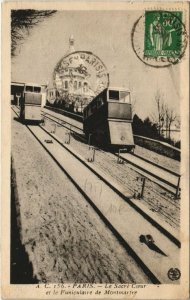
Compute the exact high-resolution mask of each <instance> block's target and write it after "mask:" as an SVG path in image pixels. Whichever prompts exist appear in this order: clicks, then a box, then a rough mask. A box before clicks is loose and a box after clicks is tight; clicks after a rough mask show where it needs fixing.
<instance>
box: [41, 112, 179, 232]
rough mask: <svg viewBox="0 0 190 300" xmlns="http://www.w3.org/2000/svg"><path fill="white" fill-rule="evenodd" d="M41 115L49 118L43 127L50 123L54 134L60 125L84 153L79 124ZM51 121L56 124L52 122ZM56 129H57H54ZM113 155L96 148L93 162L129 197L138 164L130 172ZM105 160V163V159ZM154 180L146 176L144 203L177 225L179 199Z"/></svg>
mask: <svg viewBox="0 0 190 300" xmlns="http://www.w3.org/2000/svg"><path fill="white" fill-rule="evenodd" d="M44 117H45V120H47V121H50V122H48V123H47V127H48V124H49V125H50V128H48V129H50V130H49V131H50V132H52V133H53V132H54V133H55V132H56V135H57V134H58V136H60V131H59V130H58V128H59V127H63V128H64V129H63V132H64V131H65V130H66V131H68V132H70V133H71V134H72V135H71V137H73V139H72V141H73V142H74V141H75V142H74V144H73V142H72V146H74V148H76V149H77V151H78V152H79V153H81V151H82V156H83V157H85V156H86V154H85V153H86V152H88V149H89V146H88V144H87V140H86V138H85V136H84V134H83V131H82V126H81V128H80V127H79V126H75V125H73V123H71V122H66V121H65V119H64V121H63V120H62V119H60V118H59V117H56V116H55V117H54V116H52V115H51V114H49V113H48V114H45V115H44ZM45 122H46V121H45ZM55 124H56V126H54V125H55ZM56 130H58V132H57V131H56ZM61 135H62V136H63V134H61ZM63 139H64V138H63ZM77 140H80V142H81V143H82V144H80V145H79V147H78V145H77ZM75 144H76V145H75ZM84 144H85V145H87V146H88V148H86V147H85V145H84ZM83 145H84V146H83ZM83 148H84V149H83ZM85 149H86V150H85ZM84 152H85V153H84ZM127 155H130V154H128V153H127ZM130 156H132V155H130ZM113 158H114V156H113V153H109V152H105V151H104V150H102V149H97V148H96V160H95V165H97V166H98V167H99V168H100V169H101V170H102V171H103V172H104V173H105V174H106V173H107V174H109V175H110V176H111V177H112V179H113V180H115V181H116V182H118V183H119V184H121V185H122V186H123V188H124V189H125V188H127V189H128V190H129V191H130V193H131V197H132V198H133V195H134V193H135V190H136V185H137V182H136V180H137V176H138V173H139V174H140V175H142V173H140V171H139V169H138V168H136V169H135V168H134V171H133V172H132V171H130V169H131V168H130V165H129V163H127V164H117V163H116V160H113ZM122 160H123V159H122ZM106 161H107V162H108V163H106ZM126 168H127V169H126ZM110 169H111V172H110ZM127 170H128V171H127ZM126 171H127V173H129V171H130V178H129V177H128V179H127V182H126V180H125V179H123V178H122V177H123V175H124V174H125V172H126ZM133 173H134V174H133ZM135 173H136V174H135ZM122 174H123V175H122ZM143 176H147V174H146V173H145V175H143ZM124 177H125V176H124ZM131 178H133V179H132V181H131ZM129 179H130V180H129ZM151 182H153V184H151ZM154 182H155V178H154V177H152V178H147V179H146V185H145V196H142V197H143V198H142V199H143V203H144V205H145V206H148V207H149V209H150V211H152V212H153V213H154V214H157V215H158V216H159V217H161V219H163V220H164V221H165V222H166V223H168V224H170V226H172V227H173V226H174V227H175V228H178V227H179V224H180V219H179V211H180V207H179V201H177V200H174V199H172V198H173V196H172V195H171V194H170V193H171V192H169V194H168V193H166V196H165V195H164V194H165V192H164V191H165V189H164V188H163V187H162V185H161V184H159V183H160V182H156V185H155V184H154ZM159 186H161V188H159ZM157 189H158V190H157ZM149 190H151V191H152V193H153V198H152V197H150V196H149V195H148V194H149ZM174 192H175V189H174ZM174 194H175V193H174ZM170 197H172V198H171V199H170ZM174 197H175V195H174Z"/></svg>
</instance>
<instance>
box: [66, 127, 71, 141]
mask: <svg viewBox="0 0 190 300" xmlns="http://www.w3.org/2000/svg"><path fill="white" fill-rule="evenodd" d="M70 141H71V132H70V131H68V130H67V131H66V132H65V144H70Z"/></svg>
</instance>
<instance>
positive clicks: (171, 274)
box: [168, 268, 181, 281]
mask: <svg viewBox="0 0 190 300" xmlns="http://www.w3.org/2000/svg"><path fill="white" fill-rule="evenodd" d="M180 277H181V272H180V270H179V269H178V268H171V269H169V271H168V278H169V279H170V280H172V281H174V280H178V279H179V278H180Z"/></svg>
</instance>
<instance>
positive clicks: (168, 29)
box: [144, 11, 182, 57]
mask: <svg viewBox="0 0 190 300" xmlns="http://www.w3.org/2000/svg"><path fill="white" fill-rule="evenodd" d="M181 36H182V12H174V13H172V14H171V13H168V12H162V11H160V12H154V11H146V12H145V37H144V56H148V57H151V56H152V57H159V56H163V57H177V56H179V55H180V53H181V41H182V37H181Z"/></svg>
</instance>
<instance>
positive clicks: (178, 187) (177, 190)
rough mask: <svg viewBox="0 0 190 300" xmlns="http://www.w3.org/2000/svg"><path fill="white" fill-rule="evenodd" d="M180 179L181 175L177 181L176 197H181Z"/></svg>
mask: <svg viewBox="0 0 190 300" xmlns="http://www.w3.org/2000/svg"><path fill="white" fill-rule="evenodd" d="M180 179H181V176H179V177H178V181H177V188H176V194H175V198H176V199H178V197H179V190H180Z"/></svg>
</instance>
